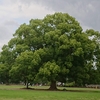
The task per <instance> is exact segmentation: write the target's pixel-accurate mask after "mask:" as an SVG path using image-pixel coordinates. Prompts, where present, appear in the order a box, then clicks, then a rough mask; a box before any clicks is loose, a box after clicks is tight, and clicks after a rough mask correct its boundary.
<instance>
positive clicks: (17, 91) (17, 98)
mask: <svg viewBox="0 0 100 100" xmlns="http://www.w3.org/2000/svg"><path fill="white" fill-rule="evenodd" d="M23 87H24V86H18V85H8V86H6V85H0V100H100V90H99V89H88V88H66V89H67V90H71V91H41V90H26V89H21V88H23ZM34 88H38V89H39V88H41V89H44V88H45V89H47V88H48V87H42V86H41V87H34ZM60 89H63V88H60ZM72 90H74V91H72ZM80 90H82V91H84V92H82V91H81V92H79V91H80ZM75 91H77V92H75Z"/></svg>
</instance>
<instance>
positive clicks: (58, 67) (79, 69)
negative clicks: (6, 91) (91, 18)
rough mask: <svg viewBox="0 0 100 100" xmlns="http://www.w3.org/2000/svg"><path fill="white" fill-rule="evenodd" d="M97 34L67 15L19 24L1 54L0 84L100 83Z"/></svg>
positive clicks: (48, 16)
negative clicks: (84, 29) (83, 27)
mask: <svg viewBox="0 0 100 100" xmlns="http://www.w3.org/2000/svg"><path fill="white" fill-rule="evenodd" d="M99 41H100V33H99V32H98V31H95V30H93V29H89V30H86V31H83V29H82V27H81V26H80V24H79V22H78V21H76V19H75V18H73V17H72V16H70V15H69V14H67V13H55V14H53V15H47V16H46V17H44V18H43V19H31V20H30V21H29V24H25V23H24V24H22V25H21V26H20V27H19V28H18V29H17V30H16V32H15V33H14V34H13V38H12V39H11V40H10V41H9V42H8V44H7V45H4V46H3V47H2V51H1V53H0V82H3V83H19V82H20V81H22V82H25V83H26V84H27V88H28V83H34V82H40V83H45V82H50V83H51V84H50V89H56V82H57V81H58V82H62V83H66V82H75V86H84V85H85V84H100V43H99Z"/></svg>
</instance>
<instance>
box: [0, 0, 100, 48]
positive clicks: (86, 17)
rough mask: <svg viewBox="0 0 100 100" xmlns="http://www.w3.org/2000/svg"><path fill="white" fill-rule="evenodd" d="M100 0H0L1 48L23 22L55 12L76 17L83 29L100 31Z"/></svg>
mask: <svg viewBox="0 0 100 100" xmlns="http://www.w3.org/2000/svg"><path fill="white" fill-rule="evenodd" d="M99 10H100V0H0V50H1V48H2V47H3V45H4V44H7V43H8V42H9V41H10V39H11V38H13V34H14V33H15V31H16V30H17V29H18V28H19V27H20V25H21V24H23V23H28V22H29V21H30V20H31V19H37V18H38V19H41V18H44V17H45V16H46V15H47V14H54V13H55V12H63V13H68V14H69V15H71V16H73V17H74V18H76V20H77V21H78V22H79V23H80V25H81V26H82V28H83V30H84V31H85V30H86V29H94V30H96V31H100V11H99Z"/></svg>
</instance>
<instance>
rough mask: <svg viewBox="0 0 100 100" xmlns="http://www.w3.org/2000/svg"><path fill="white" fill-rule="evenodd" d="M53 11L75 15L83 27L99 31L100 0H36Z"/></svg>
mask: <svg viewBox="0 0 100 100" xmlns="http://www.w3.org/2000/svg"><path fill="white" fill-rule="evenodd" d="M38 2H40V3H41V4H42V5H43V6H46V7H47V8H48V9H52V10H54V11H55V12H66V13H69V14H70V15H72V16H73V17H75V18H76V19H77V20H78V21H79V22H80V23H81V25H82V26H83V28H85V27H87V28H93V29H95V30H98V31H100V23H99V22H100V13H99V9H100V0H37V3H38Z"/></svg>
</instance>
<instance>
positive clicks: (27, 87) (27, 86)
mask: <svg viewBox="0 0 100 100" xmlns="http://www.w3.org/2000/svg"><path fill="white" fill-rule="evenodd" d="M26 89H28V81H26Z"/></svg>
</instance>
